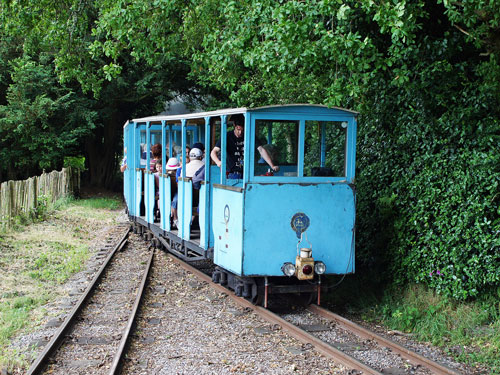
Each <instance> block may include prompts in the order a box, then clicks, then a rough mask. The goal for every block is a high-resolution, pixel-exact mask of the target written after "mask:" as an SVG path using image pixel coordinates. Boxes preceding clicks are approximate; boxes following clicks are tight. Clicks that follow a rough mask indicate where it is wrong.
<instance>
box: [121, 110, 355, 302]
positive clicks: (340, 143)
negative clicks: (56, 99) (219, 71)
mask: <svg viewBox="0 0 500 375" xmlns="http://www.w3.org/2000/svg"><path fill="white" fill-rule="evenodd" d="M237 117H239V118H242V119H243V123H241V125H242V126H241V127H238V131H239V132H240V133H239V134H238V135H239V137H236V138H235V134H236V125H235V124H236V122H235V120H234V119H235V118H237ZM356 117H357V113H356V112H353V111H350V110H346V109H341V108H328V107H325V106H320V105H285V106H269V107H259V108H235V109H225V110H219V111H212V112H203V113H193V114H186V115H174V116H151V117H145V118H138V119H134V120H132V121H129V122H127V123H126V124H125V127H124V142H125V147H126V148H127V150H128V151H127V153H128V155H127V158H128V168H127V170H126V171H125V175H124V180H125V182H124V190H125V198H126V202H127V206H128V211H129V216H130V219H131V220H132V221H134V222H135V223H137V224H139V225H141V226H142V227H144V228H148V229H149V230H150V231H151V232H152V233H153V234H154V236H155V237H156V238H157V239H158V240H159V241H160V242H161V244H162V245H163V246H165V247H166V248H167V250H168V251H170V252H172V253H174V254H175V255H177V256H179V257H181V258H183V259H185V260H188V261H194V260H200V259H211V260H212V261H213V263H214V264H215V265H216V266H217V268H216V270H215V272H214V274H213V279H214V280H215V281H218V282H220V283H222V284H225V285H227V286H228V287H230V288H231V289H233V290H235V291H236V292H237V294H238V295H241V296H243V297H246V298H249V299H252V300H253V301H254V302H256V301H260V300H261V299H262V298H263V297H264V296H265V299H266V302H267V295H268V294H272V293H297V292H298V293H302V292H304V293H314V294H315V295H317V296H318V300H319V296H320V291H321V287H320V284H321V276H322V275H325V274H326V275H328V274H339V275H343V274H348V273H353V272H354V269H355V265H354V238H355V203H356V191H355V187H354V180H355V145H356ZM234 139H237V141H238V142H239V143H240V144H241V145H242V146H243V147H240V148H239V149H238V150H239V151H241V152H240V153H239V155H237V156H238V158H239V164H240V165H239V167H240V169H239V172H240V173H233V172H234V171H233V165H234V157H235V155H233V154H232V153H234V151H233V149H232V148H231V143H232V142H234ZM196 142H198V143H202V144H203V145H204V148H205V156H204V159H203V163H204V164H203V167H204V177H203V179H202V181H201V184H199V186H197V187H195V186H193V181H192V178H191V177H187V176H186V169H187V162H188V160H189V159H188V157H189V154H188V153H187V151H188V150H186V146H188V147H191V146H192V145H193V144H194V143H196ZM157 143H159V144H161V146H162V150H163V153H162V157H161V165H162V169H161V171H160V172H159V173H158V174H157V176H156V177H155V175H154V172H153V171H152V170H151V167H150V165H151V159H152V156H151V155H150V153H149V152H148V150H150V149H151V146H152V145H153V144H157ZM214 149H215V150H216V151H219V152H218V153H217V159H218V160H219V161H220V163H219V164H220V166H217V164H216V163H215V162H214V160H212V159H213V158H211V157H210V153H211V151H212V150H214ZM171 157H176V158H177V159H178V160H179V159H180V160H181V162H182V168H181V172H180V175H179V177H178V178H177V181H174V179H173V178H172V176H171V175H169V174H167V173H166V172H167V171H166V163H167V161H168V160H169V158H171ZM175 193H176V194H177V215H178V220H177V226H176V228H174V227H173V225H172V223H173V221H172V217H171V216H172V215H171V213H172V200H173V198H174V194H175ZM318 302H319V301H318Z"/></svg>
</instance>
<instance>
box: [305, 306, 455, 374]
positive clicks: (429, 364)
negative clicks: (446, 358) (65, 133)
mask: <svg viewBox="0 0 500 375" xmlns="http://www.w3.org/2000/svg"><path fill="white" fill-rule="evenodd" d="M308 310H309V311H310V312H312V313H314V314H318V315H320V316H322V317H324V318H326V319H328V320H331V321H334V322H336V323H337V324H338V325H340V326H341V327H343V328H345V329H347V330H349V331H351V332H353V333H355V334H356V335H358V336H359V337H362V338H365V339H369V340H373V341H375V342H376V343H377V344H379V345H381V346H385V347H387V348H389V349H391V350H392V351H393V352H395V353H398V354H399V355H401V356H402V357H403V358H406V359H408V360H409V361H410V362H411V363H413V364H414V365H421V366H424V367H426V368H428V369H429V370H430V371H431V372H432V373H433V374H436V375H460V373H459V372H457V371H455V370H453V369H450V368H448V367H446V366H443V365H441V364H439V363H437V362H435V361H433V360H431V359H428V358H425V357H424V356H422V355H420V354H418V353H415V352H413V351H411V350H410V349H407V348H405V347H403V346H401V345H399V344H397V343H395V342H394V341H392V340H389V339H386V338H385V337H382V336H380V335H378V334H376V333H375V332H372V331H370V330H368V329H366V328H364V327H361V326H360V325H358V324H356V323H354V322H351V321H350V320H348V319H346V318H343V317H342V316H340V315H337V314H335V313H333V312H331V311H328V310H325V309H324V308H322V307H319V306H317V305H310V306H309V307H308Z"/></svg>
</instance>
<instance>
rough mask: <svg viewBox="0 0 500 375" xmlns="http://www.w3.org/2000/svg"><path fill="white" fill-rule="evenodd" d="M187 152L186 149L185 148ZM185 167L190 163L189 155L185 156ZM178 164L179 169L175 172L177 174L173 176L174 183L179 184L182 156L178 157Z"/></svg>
mask: <svg viewBox="0 0 500 375" xmlns="http://www.w3.org/2000/svg"><path fill="white" fill-rule="evenodd" d="M186 150H187V148H186ZM186 155H187V156H186V165H187V164H189V162H190V159H189V154H186ZM179 163H180V167H179V169H178V170H177V173H176V174H175V181H176V182H179V177H181V174H182V156H181V157H179Z"/></svg>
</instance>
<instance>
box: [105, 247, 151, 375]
mask: <svg viewBox="0 0 500 375" xmlns="http://www.w3.org/2000/svg"><path fill="white" fill-rule="evenodd" d="M154 255H155V251H154V249H153V251H151V255H150V257H149V260H148V264H147V265H146V270H145V271H144V275H143V277H142V281H141V285H139V289H138V290H137V296H136V298H135V302H134V306H133V307H132V312H131V314H130V318H129V320H128V323H127V327H126V328H125V330H124V332H123V335H122V339H121V341H120V345H119V347H118V351H117V352H116V354H115V357H114V358H113V364H112V365H111V368H110V370H109V375H114V374H118V373H119V371H120V366H121V364H122V359H123V353H124V352H125V347H126V346H127V344H128V341H129V337H130V332H132V327H133V326H134V323H135V318H136V316H137V311H138V310H139V306H140V305H141V301H142V298H143V296H144V290H145V288H146V284H147V281H148V278H149V273H150V271H151V266H152V264H153V259H154Z"/></svg>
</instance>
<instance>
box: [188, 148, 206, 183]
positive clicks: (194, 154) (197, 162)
mask: <svg viewBox="0 0 500 375" xmlns="http://www.w3.org/2000/svg"><path fill="white" fill-rule="evenodd" d="M189 159H190V160H191V161H190V162H189V164H187V165H186V177H193V176H194V174H195V173H196V172H197V171H198V169H200V168H201V167H202V166H204V165H205V163H203V162H202V161H201V159H203V152H202V151H201V150H200V149H199V148H193V149H192V150H191V152H190V153H189Z"/></svg>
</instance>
